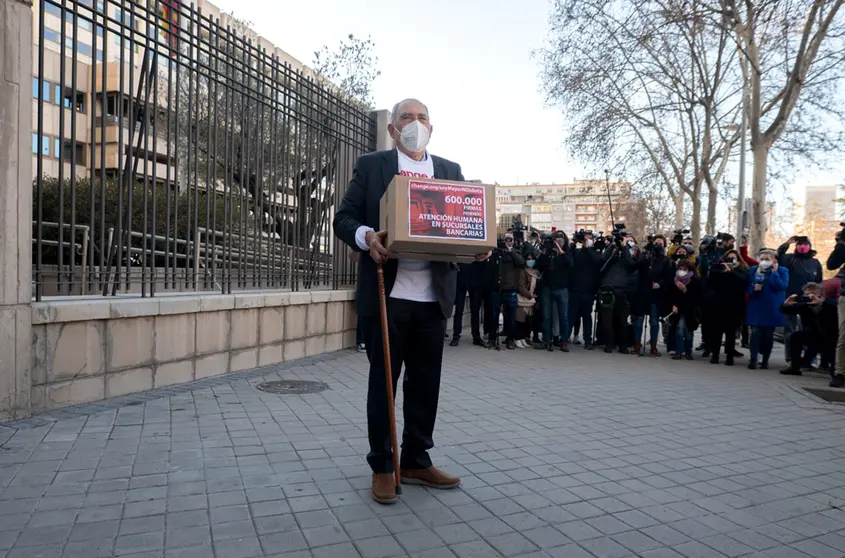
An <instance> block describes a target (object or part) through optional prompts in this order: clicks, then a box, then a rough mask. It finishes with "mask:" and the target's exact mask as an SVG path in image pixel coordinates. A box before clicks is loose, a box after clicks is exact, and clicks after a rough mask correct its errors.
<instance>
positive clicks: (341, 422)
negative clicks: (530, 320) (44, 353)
mask: <svg viewBox="0 0 845 558" xmlns="http://www.w3.org/2000/svg"><path fill="white" fill-rule="evenodd" d="M446 351H447V355H446V360H445V364H444V381H443V387H442V397H441V403H440V411H441V412H440V415H439V417H438V424H437V431H436V442H437V444H438V445H437V448H436V450H435V451H434V453H433V457H434V459H435V462H436V463H437V464H438V465H439V466H441V467H443V468H445V469H447V470H449V471H450V472H453V473H457V474H460V475H462V477H463V480H464V484H463V487H462V489H460V490H456V491H449V492H435V491H429V490H428V489H423V488H419V487H406V488H405V493H404V494H403V495H402V499H401V501H400V503H399V504H397V505H395V506H391V507H382V506H379V505H377V504H375V503H373V502H371V500H370V498H369V483H370V476H369V471H368V468H367V466H366V463H365V461H364V459H363V456H364V454H365V453H366V449H367V442H366V426H365V417H364V400H365V392H366V370H367V365H366V359H365V358H364V356H362V355H359V354H357V353H351V352H343V353H336V354H333V355H327V356H323V357H319V358H311V359H306V360H303V361H298V362H294V363H288V364H286V365H284V366H281V367H276V368H272V369H263V370H258V371H252V372H247V373H244V374H233V375H229V376H226V377H224V378H215V379H212V380H204V381H201V382H197V383H194V384H191V385H188V386H180V387H177V388H172V389H167V390H161V391H159V392H151V393H150V394H145V395H142V396H136V397H126V398H121V399H119V400H113V401H109V402H105V403H103V404H98V405H87V406H81V407H75V408H71V409H67V410H64V411H60V412H57V413H53V414H51V415H42V416H40V417H36V418H34V419H31V420H28V421H23V422H18V423H13V424H10V425H6V426H0V558H12V557H15V558H21V557H25V558H36V557H59V556H67V557H71V556H73V557H79V558H96V557H100V556H133V557H136V558H141V557H144V558H147V557H150V558H152V557H157V558H162V557H167V558H177V557H179V558H189V557H201V558H206V557H212V556H216V557H218V558H248V557H254V556H285V557H290V558H293V557H296V558H305V557H314V558H328V557H341V558H350V557H351V558H354V557H358V556H362V557H367V558H373V557H387V556H413V557H421V558H422V557H425V558H435V557H450V556H459V557H462V558H465V557H476V556H477V557H481V558H492V557H495V556H500V555H501V556H525V557H541V556H542V557H548V556H551V557H559V558H581V557H591V556H592V557H605V558H623V557H629V556H639V557H643V558H679V557H686V558H699V557H711V556H713V557H723V556H728V557H735V556H755V557H771V558H791V557H808V556H809V557H815V558H826V557H842V556H845V511H843V510H845V407H842V406H834V405H828V404H823V403H821V402H819V401H818V400H816V399H814V398H812V397H811V396H809V395H806V394H805V393H804V392H802V391H801V390H800V389H799V386H802V385H815V386H823V385H824V383H825V382H824V381H823V380H822V379H820V378H816V379H805V378H797V379H792V378H782V377H780V376H778V374H777V372H776V371H757V372H750V371H748V370H746V369H745V367H744V366H738V367H735V368H731V369H728V368H726V367H724V366H712V365H709V364H706V363H704V362H703V361H697V362H681V363H678V362H673V361H670V360H669V359H667V358H665V357H664V358H660V359H650V358H637V357H632V356H622V355H610V356H608V355H604V354H602V353H587V352H585V351H583V350H582V349H581V348H580V347H579V348H574V350H573V352H572V353H570V354H568V355H564V354H561V353H554V354H550V353H547V352H544V351H533V350H518V351H505V352H502V353H497V352H495V351H485V350H481V349H478V348H475V347H469V346H466V347H464V346H462V347H460V348H458V349H451V348H449V347H447V348H446ZM279 377H281V378H285V379H308V380H319V381H323V382H326V383H327V384H328V385H329V388H330V389H329V390H328V391H324V392H322V393H319V394H312V395H304V396H299V395H272V394H268V393H264V392H261V391H258V390H256V389H255V388H254V385H256V384H257V383H259V382H260V381H263V379H265V378H267V379H272V378H279ZM400 403H401V397H400ZM400 415H401V413H400Z"/></svg>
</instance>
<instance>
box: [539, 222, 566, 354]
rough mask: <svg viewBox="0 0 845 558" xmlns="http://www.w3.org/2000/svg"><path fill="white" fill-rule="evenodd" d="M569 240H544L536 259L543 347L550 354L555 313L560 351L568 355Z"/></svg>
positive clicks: (559, 237) (558, 235)
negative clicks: (541, 311)
mask: <svg viewBox="0 0 845 558" xmlns="http://www.w3.org/2000/svg"><path fill="white" fill-rule="evenodd" d="M569 248H570V246H569V239H568V238H567V237H566V233H564V232H562V231H558V232H556V233H554V234H553V235H552V236H549V237H547V238H546V240H545V242H544V243H543V253H542V254H541V255H540V257H539V258H537V265H536V266H535V267H536V269H537V271H539V272H540V275H541V279H540V300H541V301H542V305H543V343H544V345H545V348H546V349H547V350H549V351H553V350H554V345H553V343H552V314H553V308H554V309H555V310H557V316H558V320H559V322H560V330H559V331H560V350H561V351H563V352H565V353H568V352H569V276H570V273H571V272H572V256H571V255H570V254H569Z"/></svg>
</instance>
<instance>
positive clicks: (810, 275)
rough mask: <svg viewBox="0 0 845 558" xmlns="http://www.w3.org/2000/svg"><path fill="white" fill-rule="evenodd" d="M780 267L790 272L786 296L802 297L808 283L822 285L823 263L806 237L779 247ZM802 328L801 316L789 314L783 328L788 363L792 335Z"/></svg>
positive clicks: (790, 358)
mask: <svg viewBox="0 0 845 558" xmlns="http://www.w3.org/2000/svg"><path fill="white" fill-rule="evenodd" d="M793 244H794V245H795V251H794V252H793V253H791V254H788V253H787V252H788V251H789V247H790V246H792V245H793ZM778 265H780V266H781V267H783V268H785V269H787V270H789V286H788V287H787V288H786V296H787V297H790V296H792V295H800V294H801V293H802V292H803V291H802V289H803V288H804V285H806V284H807V283H821V282H822V281H823V280H824V277H823V276H822V263H821V262H820V261H819V260H817V259H816V251H815V250H813V244H812V242H810V238H809V237H806V236H793V237H790V238H789V240H787V241H786V242H784V243H783V244H781V245H780V246H779V247H778ZM799 326H800V319H799V315H797V314H794V313H791V314H787V315H786V318H785V322H784V326H783V344H784V351H785V353H786V362H789V363H791V362H792V345H791V344H790V342H789V338H790V337H792V333H793V332H795V331H798V329H799Z"/></svg>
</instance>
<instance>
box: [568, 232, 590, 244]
mask: <svg viewBox="0 0 845 558" xmlns="http://www.w3.org/2000/svg"><path fill="white" fill-rule="evenodd" d="M587 235H590V236H592V235H593V231H592V230H591V229H580V230H578V231H575V234H574V235H572V240H573V241H574V242H576V243H580V244H584V242H586V240H587Z"/></svg>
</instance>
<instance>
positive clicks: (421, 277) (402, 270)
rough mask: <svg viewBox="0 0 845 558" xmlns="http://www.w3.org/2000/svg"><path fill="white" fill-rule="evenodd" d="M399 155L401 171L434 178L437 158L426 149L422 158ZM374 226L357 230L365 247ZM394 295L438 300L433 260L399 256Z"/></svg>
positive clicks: (391, 295) (399, 153)
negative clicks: (435, 289)
mask: <svg viewBox="0 0 845 558" xmlns="http://www.w3.org/2000/svg"><path fill="white" fill-rule="evenodd" d="M396 151H397V153H398V155H399V168H398V169H397V171H398V174H401V175H402V176H413V177H416V178H434V161H433V160H432V159H431V157H430V156H429V155H428V153H427V152H426V154H425V156H424V157H423V158H422V160H421V161H417V160H416V159H412V158H410V157H408V156H407V155H405V154H404V153H402V152H401V151H399V150H398V149H397V150H396ZM371 230H373V229H371V228H370V227H364V226H362V227H358V230H357V231H356V232H355V241H356V243H357V244H358V247H359V248H360V249H362V250H368V249H369V248H368V247H367V242H366V235H367V232H368V231H371ZM390 298H398V299H402V300H411V301H414V302H437V294H436V293H435V292H434V279H433V278H432V276H431V262H427V261H423V260H406V259H400V260H399V269H398V271H397V272H396V282H395V283H394V284H393V290H392V291H390Z"/></svg>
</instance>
